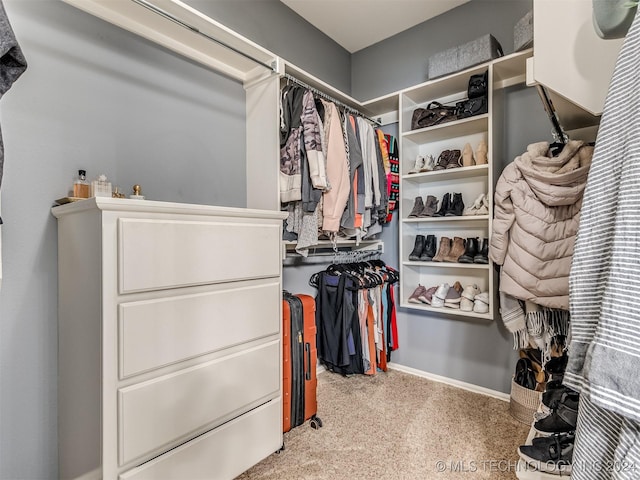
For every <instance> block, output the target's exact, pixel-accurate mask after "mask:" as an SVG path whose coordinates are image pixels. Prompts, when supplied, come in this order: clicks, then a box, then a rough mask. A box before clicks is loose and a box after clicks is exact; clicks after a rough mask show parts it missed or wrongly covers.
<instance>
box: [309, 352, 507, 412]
mask: <svg viewBox="0 0 640 480" xmlns="http://www.w3.org/2000/svg"><path fill="white" fill-rule="evenodd" d="M387 368H390V369H392V370H397V371H399V372H404V373H408V374H409V375H415V376H416V377H422V378H426V379H427V380H433V381H434V382H440V383H445V384H447V385H450V386H452V387H456V388H461V389H462V390H467V391H469V392H473V393H479V394H481V395H486V396H488V397H493V398H497V399H498V400H502V401H503V402H509V401H510V400H511V395H509V394H508V393H504V392H499V391H497V390H491V389H490V388H485V387H481V386H480V385H474V384H473V383H467V382H462V381H460V380H456V379H455V378H449V377H443V376H441V375H436V374H435V373H429V372H425V371H424V370H418V369H417V368H411V367H407V366H405V365H400V364H398V363H393V362H389V363H387ZM324 372H328V370H327V369H326V368H325V367H324V365H321V364H320V363H319V362H318V365H317V367H316V376H318V375H320V374H321V373H324Z"/></svg>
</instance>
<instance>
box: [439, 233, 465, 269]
mask: <svg viewBox="0 0 640 480" xmlns="http://www.w3.org/2000/svg"><path fill="white" fill-rule="evenodd" d="M463 253H464V238H461V237H453V243H452V244H451V250H449V254H448V255H446V256H445V257H444V261H445V262H450V263H455V262H457V261H458V258H460V256H461V255H462V254H463Z"/></svg>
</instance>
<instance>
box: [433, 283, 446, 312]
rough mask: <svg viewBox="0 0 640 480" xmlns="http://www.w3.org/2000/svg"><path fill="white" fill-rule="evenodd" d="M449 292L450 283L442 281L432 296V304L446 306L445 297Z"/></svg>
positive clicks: (438, 306)
mask: <svg viewBox="0 0 640 480" xmlns="http://www.w3.org/2000/svg"><path fill="white" fill-rule="evenodd" d="M447 293H449V284H448V283H441V284H440V286H439V287H438V289H437V290H436V293H434V294H433V297H432V298H431V306H432V307H437V308H440V307H444V299H445V298H447Z"/></svg>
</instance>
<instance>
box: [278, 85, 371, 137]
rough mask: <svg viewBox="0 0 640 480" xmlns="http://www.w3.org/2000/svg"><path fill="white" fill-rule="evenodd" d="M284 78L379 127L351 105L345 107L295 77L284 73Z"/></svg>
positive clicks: (343, 104) (338, 101) (344, 104)
mask: <svg viewBox="0 0 640 480" xmlns="http://www.w3.org/2000/svg"><path fill="white" fill-rule="evenodd" d="M284 77H285V78H286V79H287V80H290V81H292V82H293V83H297V84H298V85H300V86H301V87H304V88H306V89H307V90H310V91H311V92H313V93H314V94H315V95H318V96H319V97H322V98H324V99H325V100H329V101H330V102H333V103H335V104H337V105H340V106H341V107H342V108H344V109H345V110H348V111H349V112H351V113H354V114H356V115H358V116H360V117H362V118H364V119H365V120H368V121H370V122H371V123H373V124H374V125H378V126H381V123H380V122H378V121H377V120H374V119H373V118H370V117H368V116H366V115H365V114H364V113H362V112H360V111H359V110H357V109H355V108H353V107H352V106H351V105H347V104H346V103H343V102H341V101H340V100H338V99H336V98H334V97H332V96H331V95H328V94H326V93H324V92H323V91H321V90H318V89H317V88H315V87H312V86H311V85H309V84H308V83H305V82H303V81H302V80H298V79H297V78H296V77H294V76H293V75H291V74H289V73H285V74H284Z"/></svg>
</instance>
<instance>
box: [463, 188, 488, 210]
mask: <svg viewBox="0 0 640 480" xmlns="http://www.w3.org/2000/svg"><path fill="white" fill-rule="evenodd" d="M462 215H465V216H466V215H489V197H487V195H486V194H484V193H481V194H480V195H478V196H477V197H476V199H475V200H474V201H473V204H472V205H471V206H470V207H468V208H465V209H464V211H463V212H462Z"/></svg>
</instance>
